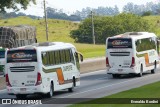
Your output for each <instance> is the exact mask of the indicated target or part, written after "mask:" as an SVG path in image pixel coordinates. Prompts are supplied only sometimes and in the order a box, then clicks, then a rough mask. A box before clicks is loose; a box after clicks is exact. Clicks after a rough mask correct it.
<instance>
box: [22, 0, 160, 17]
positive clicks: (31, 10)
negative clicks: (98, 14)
mask: <svg viewBox="0 0 160 107" xmlns="http://www.w3.org/2000/svg"><path fill="white" fill-rule="evenodd" d="M36 1H37V5H33V4H30V6H28V9H27V10H25V11H24V10H21V12H24V13H25V14H30V15H37V16H43V0H36ZM151 1H152V2H155V3H156V2H157V1H159V0H46V2H47V4H46V5H47V7H52V8H57V9H63V10H64V12H66V13H70V14H71V13H73V12H75V11H76V10H82V8H86V7H91V8H97V7H99V6H103V7H106V6H107V7H109V6H110V7H114V6H115V5H117V6H118V7H119V9H120V10H122V7H123V6H124V5H126V4H127V3H128V2H132V3H134V4H138V5H140V4H146V3H147V2H151Z"/></svg>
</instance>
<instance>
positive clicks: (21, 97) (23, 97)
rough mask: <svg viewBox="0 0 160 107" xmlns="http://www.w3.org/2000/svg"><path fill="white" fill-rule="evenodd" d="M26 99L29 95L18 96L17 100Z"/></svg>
mask: <svg viewBox="0 0 160 107" xmlns="http://www.w3.org/2000/svg"><path fill="white" fill-rule="evenodd" d="M26 97H27V95H25V94H17V95H16V98H17V99H25V98H26Z"/></svg>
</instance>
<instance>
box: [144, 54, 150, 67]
mask: <svg viewBox="0 0 160 107" xmlns="http://www.w3.org/2000/svg"><path fill="white" fill-rule="evenodd" d="M144 57H145V63H146V65H149V57H148V53H146V54H145V55H144Z"/></svg>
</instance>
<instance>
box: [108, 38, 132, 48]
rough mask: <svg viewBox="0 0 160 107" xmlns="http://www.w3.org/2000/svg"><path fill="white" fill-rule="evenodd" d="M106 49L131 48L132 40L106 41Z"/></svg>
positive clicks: (114, 39) (117, 39) (116, 39)
mask: <svg viewBox="0 0 160 107" xmlns="http://www.w3.org/2000/svg"><path fill="white" fill-rule="evenodd" d="M107 48H108V49H109V48H132V40H131V39H130V38H113V39H108V44H107Z"/></svg>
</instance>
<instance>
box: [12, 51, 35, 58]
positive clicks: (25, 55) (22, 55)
mask: <svg viewBox="0 0 160 107" xmlns="http://www.w3.org/2000/svg"><path fill="white" fill-rule="evenodd" d="M31 57H32V55H31V54H25V53H23V52H20V53H14V54H12V58H31Z"/></svg>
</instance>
